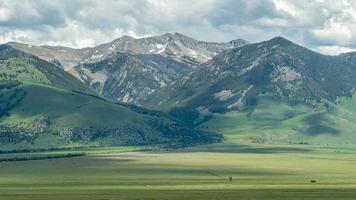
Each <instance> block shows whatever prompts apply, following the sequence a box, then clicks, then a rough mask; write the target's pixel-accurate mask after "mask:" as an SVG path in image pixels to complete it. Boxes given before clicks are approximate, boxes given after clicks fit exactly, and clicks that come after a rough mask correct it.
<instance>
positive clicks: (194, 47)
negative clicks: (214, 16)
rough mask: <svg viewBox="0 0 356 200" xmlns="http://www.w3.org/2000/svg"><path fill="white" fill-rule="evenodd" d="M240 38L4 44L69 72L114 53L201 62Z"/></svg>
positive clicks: (237, 44)
mask: <svg viewBox="0 0 356 200" xmlns="http://www.w3.org/2000/svg"><path fill="white" fill-rule="evenodd" d="M247 43H248V42H247V41H245V40H242V39H237V40H232V41H230V42H226V43H218V42H204V41H198V40H195V39H193V38H190V37H187V36H185V35H183V34H180V33H174V34H170V33H166V34H163V35H160V36H154V37H147V38H139V39H135V38H133V37H130V36H122V37H120V38H118V39H116V40H114V41H112V42H109V43H105V44H101V45H98V46H96V47H90V48H83V49H73V48H68V47H62V46H45V45H43V46H36V45H30V44H22V43H16V42H10V43H8V45H10V46H12V47H14V48H16V49H19V50H22V51H24V52H26V53H29V54H32V55H35V56H38V57H40V58H42V59H44V60H46V61H49V62H54V63H55V64H58V65H62V66H64V69H65V70H66V71H69V70H70V69H72V68H73V67H74V66H76V65H78V64H80V63H89V62H98V61H100V60H102V59H105V58H106V56H108V55H111V54H112V53H115V52H121V53H130V54H158V55H162V56H165V57H170V58H173V59H175V60H178V61H181V62H186V63H200V62H205V61H207V60H209V59H211V58H212V57H214V56H215V55H216V54H218V53H220V52H221V51H223V50H227V49H232V48H236V47H240V46H243V45H245V44H247Z"/></svg>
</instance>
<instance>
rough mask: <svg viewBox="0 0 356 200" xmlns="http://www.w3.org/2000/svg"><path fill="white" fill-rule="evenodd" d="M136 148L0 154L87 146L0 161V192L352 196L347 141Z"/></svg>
mask: <svg viewBox="0 0 356 200" xmlns="http://www.w3.org/2000/svg"><path fill="white" fill-rule="evenodd" d="M133 150H134V151H133ZM137 150H139V149H138V148H135V147H118V148H101V149H88V150H71V151H52V152H34V153H15V154H2V155H0V158H4V157H14V156H17V157H24V156H28V157H31V156H39V155H43V156H45V155H48V154H64V153H79V152H84V153H86V155H85V156H81V157H74V158H59V159H48V160H33V161H31V160H29V161H11V162H0V194H1V196H0V197H1V198H0V199H1V200H25V199H26V200H57V199H66V200H72V199H73V200H74V199H75V200H80V199H251V200H252V199H291V200H297V199H298V200H299V199H355V198H356V156H355V155H356V148H354V147H353V146H342V147H340V146H338V147H322V146H312V145H262V144H253V145H252V144H235V143H229V142H225V143H220V144H212V145H203V146H196V147H190V148H185V149H180V150H173V151H137ZM229 177H231V178H232V181H230V180H229Z"/></svg>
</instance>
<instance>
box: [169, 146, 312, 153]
mask: <svg viewBox="0 0 356 200" xmlns="http://www.w3.org/2000/svg"><path fill="white" fill-rule="evenodd" d="M310 151H312V150H311V149H306V148H299V147H279V146H271V147H268V146H261V147H256V146H249V145H234V144H214V145H203V146H196V147H189V148H185V149H179V150H173V151H166V153H170V152H175V153H176V152H182V153H190V152H208V153H251V154H271V153H305V152H310Z"/></svg>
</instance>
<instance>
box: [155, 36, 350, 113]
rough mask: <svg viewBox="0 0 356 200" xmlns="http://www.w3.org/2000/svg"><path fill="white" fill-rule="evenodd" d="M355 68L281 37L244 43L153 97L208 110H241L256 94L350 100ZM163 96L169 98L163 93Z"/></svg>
mask: <svg viewBox="0 0 356 200" xmlns="http://www.w3.org/2000/svg"><path fill="white" fill-rule="evenodd" d="M354 69H355V68H354V66H353V65H351V64H350V63H348V62H346V61H344V59H341V58H340V57H337V56H325V55H321V54H318V53H316V52H313V51H310V50H308V49H306V48H303V47H301V46H298V45H296V44H294V43H292V42H290V41H288V40H286V39H284V38H281V37H277V38H274V39H272V40H269V41H266V42H262V43H258V44H251V45H246V46H244V47H241V48H236V49H233V50H231V51H227V52H224V53H222V54H220V55H218V56H216V57H215V58H214V59H213V60H211V61H210V62H208V63H206V64H204V66H202V67H200V68H199V70H197V71H196V72H195V73H193V74H192V75H191V76H189V77H187V78H184V79H182V80H180V81H178V82H177V83H175V84H174V85H173V86H172V87H169V88H167V89H165V90H163V91H162V92H161V94H157V95H153V97H152V99H153V100H152V102H156V101H157V98H155V96H156V97H158V98H159V97H160V96H168V99H165V100H163V101H161V102H160V103H159V104H158V105H157V104H156V103H152V106H155V105H157V107H158V106H164V107H167V106H168V107H174V106H188V107H191V108H198V107H199V108H201V109H203V110H206V109H208V110H209V111H211V112H226V111H230V110H241V109H243V108H244V107H246V106H248V105H252V104H254V103H255V101H256V97H257V96H259V95H267V96H272V97H274V98H276V99H278V100H281V101H284V102H287V103H294V104H296V103H305V104H308V105H313V104H314V103H318V102H320V101H322V100H327V101H335V100H336V98H337V97H341V96H349V97H350V96H352V92H353V89H354V88H355V86H356V79H355V77H356V71H355V70H354ZM167 94H168V95H167Z"/></svg>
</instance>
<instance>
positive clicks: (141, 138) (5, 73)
mask: <svg viewBox="0 0 356 200" xmlns="http://www.w3.org/2000/svg"><path fill="white" fill-rule="evenodd" d="M88 91H90V90H88V89H87V88H86V86H85V85H84V84H83V83H81V82H80V81H78V80H77V79H75V78H74V77H73V76H71V75H69V74H67V73H66V72H64V71H63V70H61V69H60V68H58V67H56V66H54V65H53V64H51V63H48V62H46V61H43V60H41V59H39V58H37V57H34V56H31V55H28V54H25V53H23V52H20V51H18V50H16V49H13V48H12V47H9V46H7V45H1V46H0V144H1V145H2V146H3V147H6V146H16V147H19V146H25V147H28V146H45V147H51V146H65V145H125V144H131V145H132V144H164V145H189V144H195V143H205V142H212V141H216V140H219V139H220V138H219V137H218V136H214V135H213V134H204V133H201V132H198V131H196V130H194V129H192V128H191V127H189V126H187V125H185V124H183V123H182V122H180V121H178V120H176V119H174V118H172V117H170V116H168V115H166V114H164V113H160V112H153V111H150V110H146V109H142V108H138V107H134V106H128V105H125V104H115V103H112V102H109V101H107V100H105V99H101V98H99V97H97V96H95V95H92V94H87V92H88Z"/></svg>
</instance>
